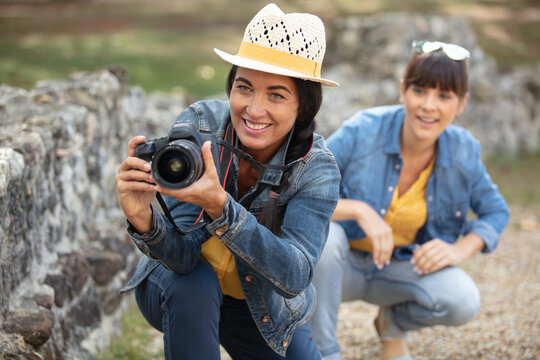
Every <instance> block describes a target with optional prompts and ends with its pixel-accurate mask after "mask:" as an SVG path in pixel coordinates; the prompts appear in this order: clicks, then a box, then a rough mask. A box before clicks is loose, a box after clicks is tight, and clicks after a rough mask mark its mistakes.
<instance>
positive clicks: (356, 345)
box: [338, 207, 540, 360]
mask: <svg viewBox="0 0 540 360" xmlns="http://www.w3.org/2000/svg"><path fill="white" fill-rule="evenodd" d="M511 211H512V217H511V220H510V224H509V226H508V228H507V229H506V230H505V232H504V233H503V236H502V237H501V240H500V244H499V247H498V248H497V250H496V251H495V252H494V253H492V254H490V255H476V256H475V257H473V258H471V259H469V260H468V261H467V262H465V263H464V264H463V268H464V269H465V270H466V271H467V272H468V273H469V274H470V275H471V277H472V278H473V279H474V280H475V281H476V283H477V285H478V287H479V288H480V293H481V296H482V308H481V310H480V313H479V314H478V315H477V316H476V317H475V318H474V319H473V320H472V321H471V322H469V323H468V324H467V325H464V326H462V327H459V328H451V327H443V326H437V327H433V328H426V329H422V330H420V331H416V332H411V333H410V334H409V335H408V337H407V341H408V344H409V348H410V350H411V353H412V355H413V356H414V358H415V359H416V360H423V359H425V360H427V359H429V360H442V359H453V360H454V359H486V360H487V359H497V360H498V359H540V281H539V275H540V271H539V270H540V265H539V264H540V252H539V251H538V250H537V249H536V246H540V224H539V221H540V217H539V216H540V214H534V213H533V212H532V211H531V210H526V209H520V208H517V207H512V209H511ZM376 314H377V307H376V306H373V305H370V304H367V303H365V302H362V301H356V302H350V303H344V304H343V305H342V306H341V310H340V315H339V316H340V317H339V319H340V321H339V325H338V334H339V337H340V342H341V345H342V354H343V359H344V360H361V359H378V357H379V340H378V337H377V334H376V332H375V329H374V327H373V326H372V323H373V319H374V318H375V315H376Z"/></svg>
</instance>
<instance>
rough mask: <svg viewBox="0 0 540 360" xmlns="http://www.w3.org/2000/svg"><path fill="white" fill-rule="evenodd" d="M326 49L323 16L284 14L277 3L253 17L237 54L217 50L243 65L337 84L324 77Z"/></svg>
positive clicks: (230, 60) (230, 59)
mask: <svg viewBox="0 0 540 360" xmlns="http://www.w3.org/2000/svg"><path fill="white" fill-rule="evenodd" d="M325 50H326V37H325V31H324V24H323V22H322V21H321V19H319V18H318V17H317V16H315V15H312V14H307V13H291V14H285V13H283V11H281V9H280V8H279V7H277V5H276V4H268V5H266V6H265V7H264V8H262V9H261V10H260V11H259V12H258V13H257V14H256V15H255V16H254V17H253V19H251V21H250V22H249V24H248V25H247V27H246V30H245V32H244V37H243V39H242V43H241V44H240V48H239V50H238V53H237V54H236V55H230V54H227V53H225V52H223V51H221V50H219V49H214V51H215V52H216V53H217V54H218V55H219V56H220V57H221V58H222V59H224V60H225V61H227V62H229V63H231V64H234V65H237V66H240V67H245V68H249V69H254V70H259V71H264V72H269V73H273V74H279V75H285V76H291V77H296V78H300V79H304V80H311V81H315V82H320V83H322V84H324V85H329V86H337V85H338V84H337V83H336V82H334V81H331V80H327V79H323V78H322V77H321V67H322V61H323V58H324V53H325Z"/></svg>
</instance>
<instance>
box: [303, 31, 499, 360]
mask: <svg viewBox="0 0 540 360" xmlns="http://www.w3.org/2000/svg"><path fill="white" fill-rule="evenodd" d="M413 48H414V54H413V56H412V58H411V59H410V61H409V63H408V66H407V68H406V70H405V74H404V76H403V79H402V81H401V84H400V102H401V103H402V105H396V106H384V107H377V108H372V109H368V110H365V111H361V112H359V113H357V114H355V115H354V116H353V117H352V118H351V119H349V120H348V121H346V122H345V123H344V125H343V126H342V128H340V129H338V130H337V131H336V132H335V133H334V134H333V135H332V136H331V137H330V138H329V139H328V147H329V148H330V150H331V151H332V152H333V154H334V156H335V158H336V161H337V163H338V166H339V169H340V172H341V177H342V181H341V188H340V200H339V202H338V205H337V208H336V211H335V212H334V214H333V216H332V220H333V221H335V222H332V223H331V226H330V234H329V237H328V242H327V245H326V247H325V249H324V251H323V255H322V257H321V260H320V263H319V265H318V266H317V268H316V271H315V277H314V280H313V283H314V285H315V288H316V290H317V294H318V305H317V308H316V312H315V315H314V317H313V318H312V320H311V327H312V330H313V336H314V339H315V342H316V343H317V345H318V347H319V350H320V351H321V354H322V355H323V358H324V359H341V356H340V354H339V350H340V348H339V345H338V341H337V336H336V323H337V318H338V310H339V306H340V302H341V301H351V300H357V299H362V300H365V301H367V302H369V303H372V304H376V305H379V313H378V315H377V317H376V319H375V322H374V325H375V328H376V330H377V332H378V334H379V336H380V340H381V343H382V348H381V358H382V359H411V356H410V353H409V350H408V348H407V344H406V342H405V335H406V333H407V332H408V331H410V330H416V329H420V328H423V327H428V326H434V325H447V326H459V325H463V324H465V323H467V322H468V321H470V320H471V319H472V318H473V317H474V315H475V314H476V313H477V312H478V310H479V307H480V297H479V292H478V289H477V287H476V285H475V284H474V282H473V281H472V279H471V278H470V277H469V276H468V275H467V274H466V273H465V271H463V270H462V269H461V268H459V267H458V266H457V265H458V264H460V263H461V262H462V261H464V260H465V259H467V258H469V257H471V256H472V255H473V254H475V253H477V252H480V251H481V252H484V253H489V252H491V251H493V250H494V249H495V248H496V247H497V243H498V239H499V236H500V235H501V232H502V231H503V229H504V227H505V226H506V224H507V222H508V216H509V213H508V208H507V205H506V203H505V201H504V199H503V197H502V196H501V195H500V193H499V192H498V191H497V187H496V185H494V184H493V183H492V181H491V179H490V177H489V175H488V174H487V172H486V169H485V167H484V165H483V163H482V161H481V160H480V144H479V143H478V141H477V140H476V139H474V138H473V136H472V135H471V134H470V133H469V132H468V131H467V130H465V129H463V128H461V127H458V126H455V125H452V124H451V123H452V121H453V120H454V118H455V117H456V116H458V115H460V114H461V112H462V111H463V109H464V107H465V104H466V103H467V98H468V90H467V59H468V57H469V52H468V51H467V50H466V49H464V48H462V47H460V46H457V45H454V44H446V43H441V42H426V41H423V42H415V43H413ZM469 210H472V211H473V212H474V213H475V214H476V218H475V219H471V218H469V217H468V213H469Z"/></svg>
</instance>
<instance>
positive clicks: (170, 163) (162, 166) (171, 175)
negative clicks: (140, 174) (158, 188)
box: [157, 149, 190, 183]
mask: <svg viewBox="0 0 540 360" xmlns="http://www.w3.org/2000/svg"><path fill="white" fill-rule="evenodd" d="M189 167H190V163H189V159H188V158H187V157H186V156H185V155H184V154H183V153H181V152H179V151H177V150H174V149H173V150H171V151H169V152H167V153H165V154H163V156H162V157H161V159H160V161H159V162H158V166H157V169H158V172H159V173H160V174H161V177H162V178H163V180H165V181H167V182H170V183H175V182H180V181H184V180H185V179H186V176H187V174H189Z"/></svg>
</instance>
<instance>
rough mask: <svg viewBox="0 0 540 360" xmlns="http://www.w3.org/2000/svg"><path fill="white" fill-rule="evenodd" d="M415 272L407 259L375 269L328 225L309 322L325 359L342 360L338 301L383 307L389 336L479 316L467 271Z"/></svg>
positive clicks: (475, 292)
mask: <svg viewBox="0 0 540 360" xmlns="http://www.w3.org/2000/svg"><path fill="white" fill-rule="evenodd" d="M413 268H414V265H412V264H411V263H410V262H409V261H399V260H397V259H395V258H393V259H392V261H391V262H390V264H389V265H387V266H385V267H384V268H382V269H381V270H378V269H377V267H376V266H375V264H374V263H373V261H372V258H371V254H368V253H365V252H363V251H356V250H351V249H350V248H349V243H348V239H347V236H346V234H345V232H344V230H343V228H342V227H341V226H340V225H339V224H337V223H334V222H332V223H331V224H330V233H329V235H328V241H327V243H326V246H325V248H324V251H323V253H322V256H321V259H320V261H319V264H318V265H317V268H316V269H315V276H314V278H313V284H314V285H315V288H316V290H317V308H316V310H315V314H314V316H313V317H312V319H311V329H312V331H313V338H314V340H315V343H316V344H317V346H318V347H319V351H320V352H321V354H322V356H323V358H324V359H332V360H334V359H341V356H340V355H339V349H340V348H339V344H338V340H337V334H336V326H337V319H338V311H339V306H340V303H341V301H352V300H359V299H361V300H364V301H366V302H369V303H371V304H376V305H379V306H382V307H384V311H385V320H386V321H387V324H388V327H389V328H390V329H391V331H392V336H393V337H402V336H405V334H406V332H407V331H408V330H416V329H420V328H423V327H428V326H434V325H447V326H459V325H463V324H465V323H467V322H468V321H470V320H471V319H472V318H473V317H474V315H476V314H477V313H478V311H479V309H480V294H479V291H478V288H477V287H476V285H475V283H474V282H473V280H472V279H471V278H470V277H469V276H468V275H467V273H465V271H463V270H462V269H460V268H458V267H446V268H444V269H442V270H439V271H437V272H435V273H433V274H429V275H418V274H416V273H415V272H414V271H413ZM369 321H372V320H371V319H370V320H369Z"/></svg>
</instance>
